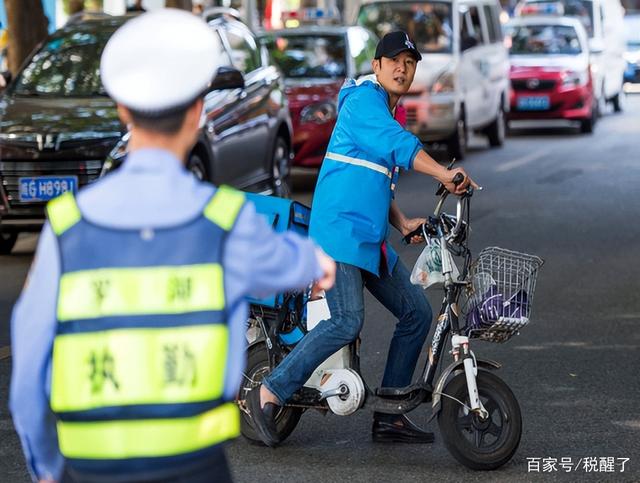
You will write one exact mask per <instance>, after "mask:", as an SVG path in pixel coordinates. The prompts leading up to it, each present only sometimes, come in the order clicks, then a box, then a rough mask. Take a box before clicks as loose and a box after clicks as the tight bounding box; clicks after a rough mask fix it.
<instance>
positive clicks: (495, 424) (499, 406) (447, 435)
mask: <svg viewBox="0 0 640 483" xmlns="http://www.w3.org/2000/svg"><path fill="white" fill-rule="evenodd" d="M476 381H477V384H478V393H479V395H480V401H482V405H483V406H484V408H485V409H486V410H487V412H488V413H489V417H488V418H486V419H485V420H482V418H480V417H479V416H478V415H476V414H474V413H471V412H469V411H468V409H467V408H465V407H464V406H463V405H462V404H460V403H459V402H458V401H462V402H464V404H466V405H467V406H470V403H469V394H468V391H467V381H466V378H465V374H464V372H461V373H459V374H458V375H456V376H455V377H454V378H453V379H451V381H449V383H448V384H447V386H446V387H445V388H444V390H443V393H444V394H443V395H442V409H441V411H440V413H439V414H438V426H439V427H440V432H441V434H442V439H443V440H444V443H445V446H446V447H447V449H448V450H449V452H450V453H451V454H452V455H453V457H454V458H455V459H457V460H458V461H459V462H460V463H462V464H463V465H465V466H466V467H468V468H471V469H473V470H494V469H496V468H499V467H500V466H502V465H504V464H505V463H507V462H508V461H509V460H510V459H511V457H512V456H513V455H514V453H515V452H516V450H517V449H518V445H519V444H520V438H521V436H522V416H521V413H520V406H519V405H518V401H517V399H516V397H515V396H514V394H513V392H511V389H509V386H507V384H506V383H505V382H504V381H502V379H500V378H499V377H497V376H495V375H494V374H492V373H490V372H487V371H478V376H477V378H476ZM447 396H451V397H447ZM452 398H455V399H457V400H458V401H456V400H454V399H452Z"/></svg>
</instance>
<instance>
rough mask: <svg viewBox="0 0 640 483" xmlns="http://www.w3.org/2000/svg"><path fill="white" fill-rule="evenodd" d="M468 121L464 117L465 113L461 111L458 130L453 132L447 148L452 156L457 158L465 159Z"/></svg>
mask: <svg viewBox="0 0 640 483" xmlns="http://www.w3.org/2000/svg"><path fill="white" fill-rule="evenodd" d="M467 135H468V133H467V123H466V122H465V119H464V113H460V119H458V122H457V123H456V130H455V131H454V132H453V134H452V135H451V137H450V138H449V141H448V142H447V150H448V153H449V157H450V158H456V159H457V160H462V159H464V156H465V154H466V152H467Z"/></svg>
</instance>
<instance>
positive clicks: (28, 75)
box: [13, 31, 113, 97]
mask: <svg viewBox="0 0 640 483" xmlns="http://www.w3.org/2000/svg"><path fill="white" fill-rule="evenodd" d="M112 33H113V32H112V31H108V32H83V31H75V32H72V33H67V34H66V35H63V36H56V37H54V38H52V39H50V40H49V41H48V42H47V43H46V44H45V45H44V46H43V47H42V48H41V49H40V50H39V51H38V52H37V53H36V54H35V55H34V56H33V58H32V59H31V62H29V64H27V66H26V67H25V68H24V69H23V70H22V72H21V73H20V74H19V75H18V76H17V78H16V81H15V83H14V87H13V93H14V94H18V95H32V96H35V95H43V96H56V97H85V96H96V95H106V93H105V91H104V88H103V87H102V83H101V81H100V55H101V54H102V50H103V49H104V46H105V44H106V42H107V40H108V39H109V37H110V36H111V34H112Z"/></svg>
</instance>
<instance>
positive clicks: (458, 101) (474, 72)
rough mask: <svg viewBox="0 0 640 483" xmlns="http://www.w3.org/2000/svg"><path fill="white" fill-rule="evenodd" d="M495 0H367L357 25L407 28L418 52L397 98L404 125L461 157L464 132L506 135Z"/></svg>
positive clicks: (505, 78)
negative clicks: (410, 79)
mask: <svg viewBox="0 0 640 483" xmlns="http://www.w3.org/2000/svg"><path fill="white" fill-rule="evenodd" d="M499 16H500V4H499V3H498V0H427V1H407V0H392V1H389V0H387V1H366V2H363V3H362V4H361V5H360V9H359V13H358V16H357V23H359V24H360V25H363V26H365V27H366V28H368V29H369V30H372V31H373V32H375V33H377V34H378V36H379V37H382V36H383V35H385V34H386V33H388V32H391V31H394V30H404V31H406V32H407V33H408V34H409V36H410V37H411V38H412V39H413V40H414V42H415V44H416V47H417V48H418V50H419V51H420V53H421V54H422V61H421V62H418V68H417V70H416V76H415V79H414V81H413V85H412V87H411V90H410V91H409V93H408V94H407V95H406V96H405V97H404V98H403V99H402V101H401V102H402V104H403V106H404V107H405V108H406V110H407V128H408V129H410V130H411V131H412V132H414V133H415V134H416V135H417V136H418V137H419V138H420V139H421V140H423V141H425V142H432V141H437V142H444V143H446V144H447V147H448V150H449V155H450V156H451V157H455V158H457V159H462V158H463V157H464V155H465V151H466V146H467V137H468V133H469V131H479V132H482V133H483V134H485V135H486V136H487V137H488V139H489V144H490V145H491V146H501V145H502V144H503V142H504V136H505V116H504V112H505V111H506V110H507V109H508V108H509V95H508V93H509V58H508V53H507V49H506V48H505V46H504V42H503V38H502V28H501V25H500V19H499Z"/></svg>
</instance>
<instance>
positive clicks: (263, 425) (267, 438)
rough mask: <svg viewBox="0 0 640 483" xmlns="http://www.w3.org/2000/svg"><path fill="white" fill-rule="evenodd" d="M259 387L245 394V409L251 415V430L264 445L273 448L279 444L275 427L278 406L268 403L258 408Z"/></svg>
mask: <svg viewBox="0 0 640 483" xmlns="http://www.w3.org/2000/svg"><path fill="white" fill-rule="evenodd" d="M260 387H261V386H257V387H254V388H253V389H252V390H251V391H249V394H247V408H248V409H249V413H250V414H251V422H252V423H253V429H255V430H256V433H258V436H259V437H260V439H261V440H262V442H263V443H264V444H266V445H267V446H269V447H271V448H273V447H274V446H276V445H277V444H278V443H279V442H280V437H279V436H278V428H277V426H276V413H277V412H278V409H280V406H278V405H277V404H273V403H270V402H268V403H265V405H264V407H260Z"/></svg>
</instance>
